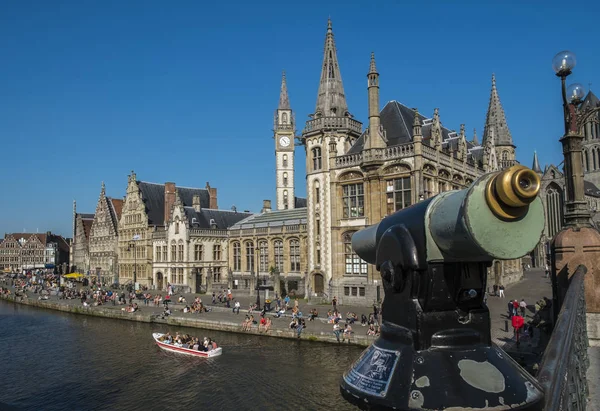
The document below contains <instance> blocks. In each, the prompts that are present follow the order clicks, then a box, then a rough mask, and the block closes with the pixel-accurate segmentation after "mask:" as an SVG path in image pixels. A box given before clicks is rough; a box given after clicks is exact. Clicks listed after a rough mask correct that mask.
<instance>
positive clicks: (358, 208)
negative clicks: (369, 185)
mask: <svg viewBox="0 0 600 411" xmlns="http://www.w3.org/2000/svg"><path fill="white" fill-rule="evenodd" d="M342 198H343V201H344V203H343V204H344V213H343V215H344V218H355V217H363V216H364V215H365V198H364V192H363V184H362V183H356V184H348V185H345V186H343V193H342Z"/></svg>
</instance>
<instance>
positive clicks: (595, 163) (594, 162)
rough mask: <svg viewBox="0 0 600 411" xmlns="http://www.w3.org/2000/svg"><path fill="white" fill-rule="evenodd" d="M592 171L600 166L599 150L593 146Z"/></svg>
mask: <svg viewBox="0 0 600 411" xmlns="http://www.w3.org/2000/svg"><path fill="white" fill-rule="evenodd" d="M592 167H593V168H592V171H593V170H596V169H597V168H598V151H597V150H596V147H592Z"/></svg>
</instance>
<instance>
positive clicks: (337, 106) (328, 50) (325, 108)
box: [314, 19, 350, 118]
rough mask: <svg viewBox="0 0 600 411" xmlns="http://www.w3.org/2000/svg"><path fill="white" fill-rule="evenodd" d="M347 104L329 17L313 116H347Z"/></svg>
mask: <svg viewBox="0 0 600 411" xmlns="http://www.w3.org/2000/svg"><path fill="white" fill-rule="evenodd" d="M348 116H350V113H349V112H348V104H347V103H346V96H345V94H344V85H343V84H342V75H341V73H340V66H339V64H338V59H337V51H336V48H335V41H334V39H333V30H332V28H331V19H329V20H328V21H327V34H326V36H325V50H324V54H323V66H322V68H321V81H320V83H319V93H318V96H317V107H316V109H315V114H314V117H315V118H318V117H348Z"/></svg>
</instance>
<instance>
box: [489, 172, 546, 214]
mask: <svg viewBox="0 0 600 411" xmlns="http://www.w3.org/2000/svg"><path fill="white" fill-rule="evenodd" d="M540 183H541V182H540V177H539V176H538V175H537V173H535V172H534V171H533V170H531V169H530V168H527V167H525V166H521V165H515V166H512V167H510V168H507V169H506V170H503V171H501V172H500V173H498V174H497V175H496V176H495V177H493V178H491V179H490V180H489V181H488V183H487V185H486V188H485V199H486V201H487V204H488V206H489V208H490V210H491V211H492V213H494V215H495V216H496V217H498V218H501V219H503V220H507V221H511V220H516V219H518V218H521V217H523V216H524V215H525V214H526V213H527V210H528V209H529V204H531V203H532V202H533V200H535V198H536V197H537V195H538V193H539V192H540V186H541V184H540Z"/></svg>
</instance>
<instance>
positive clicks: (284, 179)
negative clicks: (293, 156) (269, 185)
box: [283, 173, 288, 187]
mask: <svg viewBox="0 0 600 411" xmlns="http://www.w3.org/2000/svg"><path fill="white" fill-rule="evenodd" d="M287 185H288V173H283V186H284V187H287Z"/></svg>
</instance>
